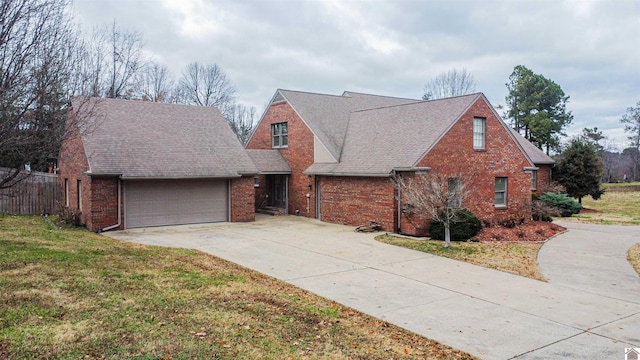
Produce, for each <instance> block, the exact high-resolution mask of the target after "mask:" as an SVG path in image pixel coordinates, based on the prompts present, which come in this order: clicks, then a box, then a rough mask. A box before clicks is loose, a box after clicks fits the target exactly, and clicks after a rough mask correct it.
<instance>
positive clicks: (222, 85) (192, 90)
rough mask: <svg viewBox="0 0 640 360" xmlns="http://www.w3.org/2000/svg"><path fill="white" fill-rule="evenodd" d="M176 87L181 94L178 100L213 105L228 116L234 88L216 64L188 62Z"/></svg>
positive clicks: (199, 104) (193, 103) (192, 103)
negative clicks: (205, 64) (206, 64)
mask: <svg viewBox="0 0 640 360" xmlns="http://www.w3.org/2000/svg"><path fill="white" fill-rule="evenodd" d="M178 87H179V88H180V90H179V93H180V95H181V96H182V99H181V101H180V102H183V103H186V104H191V105H198V106H215V107H217V108H218V109H220V111H221V112H222V113H223V115H225V117H226V118H228V112H229V111H230V110H231V104H233V101H234V94H235V92H236V89H235V88H234V87H233V85H231V82H230V81H229V79H228V78H227V75H226V74H225V73H224V72H223V71H222V69H221V68H220V67H219V66H218V65H216V64H213V65H209V66H204V65H202V64H199V63H197V62H195V63H192V64H189V65H188V66H187V68H186V69H185V71H184V72H183V73H182V78H181V79H180V82H179V85H178Z"/></svg>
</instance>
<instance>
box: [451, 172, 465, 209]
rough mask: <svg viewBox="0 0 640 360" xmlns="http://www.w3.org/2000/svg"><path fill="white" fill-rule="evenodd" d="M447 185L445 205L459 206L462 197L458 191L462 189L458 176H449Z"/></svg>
mask: <svg viewBox="0 0 640 360" xmlns="http://www.w3.org/2000/svg"><path fill="white" fill-rule="evenodd" d="M447 185H448V187H447V192H448V195H449V196H448V202H447V207H449V208H459V207H460V206H462V198H461V196H460V195H461V194H460V191H461V190H462V189H461V188H460V186H461V184H460V179H459V178H449V181H448V184H447Z"/></svg>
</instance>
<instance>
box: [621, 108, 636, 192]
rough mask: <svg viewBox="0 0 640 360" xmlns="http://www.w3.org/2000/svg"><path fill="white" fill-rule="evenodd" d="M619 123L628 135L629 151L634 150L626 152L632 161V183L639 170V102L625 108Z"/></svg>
mask: <svg viewBox="0 0 640 360" xmlns="http://www.w3.org/2000/svg"><path fill="white" fill-rule="evenodd" d="M620 122H621V123H622V124H624V131H625V132H626V133H628V134H629V136H628V139H629V142H630V145H631V149H635V151H628V154H629V156H630V157H631V158H632V159H633V181H636V180H638V169H639V168H640V101H638V103H637V104H636V106H635V107H628V108H627V112H626V113H625V114H624V115H622V118H620Z"/></svg>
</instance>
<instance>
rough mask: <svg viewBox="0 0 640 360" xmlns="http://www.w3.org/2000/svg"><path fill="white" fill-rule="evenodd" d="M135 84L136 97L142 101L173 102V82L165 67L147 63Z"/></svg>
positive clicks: (152, 62)
mask: <svg viewBox="0 0 640 360" xmlns="http://www.w3.org/2000/svg"><path fill="white" fill-rule="evenodd" d="M137 83H138V93H139V95H138V96H139V97H140V98H141V99H142V100H145V101H153V102H173V94H172V92H173V80H172V78H171V75H170V73H169V70H168V69H167V67H166V66H164V65H161V64H159V63H157V62H155V61H151V62H149V63H147V64H146V66H145V67H144V69H143V70H142V71H141V72H140V76H139V80H138V81H137Z"/></svg>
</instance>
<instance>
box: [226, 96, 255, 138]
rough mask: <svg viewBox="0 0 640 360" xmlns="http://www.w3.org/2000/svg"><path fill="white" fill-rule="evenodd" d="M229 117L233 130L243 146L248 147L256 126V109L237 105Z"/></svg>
mask: <svg viewBox="0 0 640 360" xmlns="http://www.w3.org/2000/svg"><path fill="white" fill-rule="evenodd" d="M228 116H229V117H228V118H227V121H228V122H229V125H230V126H231V130H233V132H234V133H236V136H237V137H238V140H240V142H241V143H242V145H246V144H247V142H248V141H249V138H250V137H251V133H253V130H254V127H255V125H256V108H255V107H253V106H251V107H247V106H245V105H242V104H237V105H234V106H233V107H232V109H231V111H230V113H229V115H228Z"/></svg>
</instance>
